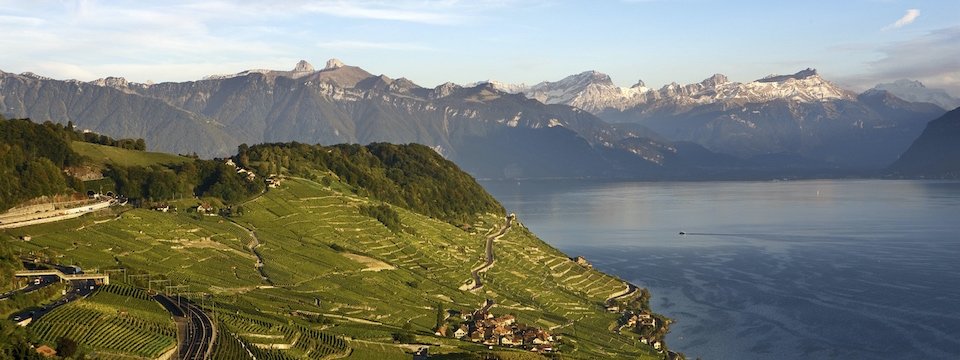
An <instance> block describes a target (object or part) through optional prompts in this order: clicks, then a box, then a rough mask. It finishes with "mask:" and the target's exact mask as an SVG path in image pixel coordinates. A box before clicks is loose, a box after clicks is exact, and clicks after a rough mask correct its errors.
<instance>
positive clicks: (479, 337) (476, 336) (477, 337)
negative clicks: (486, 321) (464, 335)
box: [470, 330, 483, 343]
mask: <svg viewBox="0 0 960 360" xmlns="http://www.w3.org/2000/svg"><path fill="white" fill-rule="evenodd" d="M470 341H472V342H475V343H478V342H481V341H483V332H482V331H480V330H474V331H473V332H472V333H470Z"/></svg>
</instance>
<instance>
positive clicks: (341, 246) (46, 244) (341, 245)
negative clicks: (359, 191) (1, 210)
mask: <svg viewBox="0 0 960 360" xmlns="http://www.w3.org/2000/svg"><path fill="white" fill-rule="evenodd" d="M348 188H349V187H348V186H345V185H344V184H343V183H340V182H336V181H335V182H333V183H331V184H330V185H328V186H324V185H322V184H320V183H317V182H314V181H311V180H306V179H296V178H294V179H287V180H285V181H283V183H282V185H281V186H280V187H279V188H275V189H269V190H268V191H267V192H266V193H265V194H263V195H262V196H259V197H256V198H254V199H252V200H250V201H248V202H246V203H244V204H242V207H243V209H244V210H243V212H242V213H243V215H242V216H237V217H233V218H224V217H217V216H212V217H211V216H198V215H196V214H188V213H161V212H155V211H148V210H139V209H138V210H129V211H125V212H123V213H121V214H119V215H118V214H112V213H106V214H101V215H99V217H98V216H93V217H84V218H79V219H75V220H69V221H64V222H61V223H56V224H48V225H41V226H34V227H26V228H21V229H18V230H17V231H15V232H14V231H7V232H4V233H0V241H3V242H4V246H6V245H8V244H9V245H11V246H13V247H14V248H16V249H17V251H19V252H22V253H29V252H33V253H44V254H47V255H49V256H51V257H53V258H56V259H59V260H58V261H59V262H62V263H71V264H80V265H81V266H83V267H84V268H99V269H108V268H117V267H119V266H123V267H124V268H126V269H127V275H128V276H127V278H128V281H129V282H130V283H134V284H139V285H140V286H144V287H147V286H152V287H154V288H155V289H156V288H163V289H165V290H167V291H170V292H178V293H187V296H190V297H191V298H193V299H194V302H195V303H197V304H199V305H201V306H203V307H204V308H205V309H207V311H208V312H209V313H211V314H212V315H213V317H214V318H215V321H216V322H218V323H220V324H222V325H221V326H220V327H219V330H220V333H219V335H218V338H217V341H216V344H217V348H216V349H215V351H214V354H215V355H216V356H215V357H216V358H224V359H226V358H235V357H236V356H237V354H240V355H241V356H243V354H247V356H249V355H250V354H253V355H256V358H258V359H260V358H272V359H301V358H309V359H326V358H336V357H347V358H354V359H371V358H376V359H391V358H409V355H407V354H406V353H405V352H409V351H410V349H411V347H410V346H408V345H405V344H397V343H395V342H394V341H393V338H394V337H395V335H396V334H397V333H408V334H413V335H414V336H415V339H416V341H417V342H422V343H428V344H434V345H435V346H434V347H433V348H431V353H432V354H437V353H462V352H474V353H476V352H482V351H486V348H485V347H482V346H479V345H477V344H473V343H469V342H464V341H459V340H455V339H451V338H441V337H435V336H434V335H433V327H434V326H435V323H436V317H435V314H436V310H435V309H436V307H437V306H438V304H439V306H441V307H442V308H443V309H453V310H459V311H461V312H464V313H468V312H471V311H473V310H475V309H477V308H479V307H480V306H481V304H482V303H483V302H484V300H486V299H491V300H493V301H494V303H495V305H494V306H493V308H492V309H491V312H493V313H494V314H497V315H505V314H513V315H515V316H516V318H517V321H518V322H522V323H527V324H530V325H533V326H536V327H540V328H543V329H549V331H550V332H551V333H553V334H557V335H563V340H562V341H561V345H560V347H559V348H560V349H561V351H562V352H564V353H565V354H566V355H565V357H569V358H583V359H589V358H606V357H617V358H659V357H660V355H658V354H657V353H656V352H655V351H654V350H653V349H652V348H651V347H649V346H647V345H641V344H640V343H639V342H638V341H637V340H636V338H635V337H629V336H625V335H618V334H616V333H614V332H613V331H611V329H612V328H614V326H615V325H616V320H617V316H618V315H617V314H611V313H607V312H606V311H605V310H604V302H605V301H606V300H607V299H608V298H610V297H612V296H615V295H618V294H622V293H623V292H624V290H625V288H626V285H625V284H624V283H623V282H622V281H621V280H619V279H617V278H614V277H611V276H609V275H605V274H602V273H600V272H598V271H595V270H592V269H589V268H585V267H582V266H580V265H577V264H576V263H574V262H573V261H571V260H570V259H569V258H567V256H566V255H564V254H562V253H560V252H559V251H557V250H556V249H553V248H551V247H550V246H548V245H546V244H545V243H543V242H542V241H541V240H539V239H538V238H536V237H535V236H534V235H533V234H531V233H530V232H529V231H528V230H527V229H526V228H524V227H523V225H522V214H520V215H521V218H520V220H521V221H519V222H515V223H514V224H513V226H512V227H511V229H510V231H509V232H507V233H506V234H505V235H504V236H502V237H500V238H499V239H498V240H496V241H495V242H494V248H495V252H496V262H495V264H494V266H492V267H491V268H489V269H488V270H487V271H486V272H484V273H482V275H481V276H482V277H483V284H484V286H483V287H482V288H481V289H479V290H477V291H473V292H471V291H469V290H461V287H462V286H463V285H464V284H467V283H469V282H471V274H470V270H471V269H472V268H475V267H477V266H478V265H480V264H482V263H483V262H484V255H485V254H484V246H485V241H486V238H487V235H488V234H492V233H494V232H496V231H498V230H499V229H500V227H502V226H504V219H503V218H502V217H501V216H500V215H496V214H487V215H483V216H481V217H480V219H479V220H478V221H476V222H475V223H473V224H470V226H471V227H470V230H469V231H465V230H462V229H460V228H457V227H455V226H453V225H451V224H449V223H447V222H443V221H440V220H437V219H433V218H429V217H426V216H423V215H420V214H417V213H414V212H411V211H408V210H405V209H403V208H400V207H396V206H391V205H386V206H389V207H390V208H391V209H393V210H394V211H396V213H397V214H398V215H399V218H400V222H401V231H394V230H390V229H388V228H387V227H386V226H384V224H383V223H381V222H380V221H378V220H377V219H375V218H372V217H370V216H367V215H364V214H363V213H362V212H361V211H360V207H361V206H363V205H377V206H380V205H385V204H382V203H381V202H379V201H376V200H372V199H370V198H367V197H363V196H359V195H356V194H354V193H353V192H350V191H347V190H345V189H348ZM25 233H29V234H31V236H32V238H33V239H32V241H31V242H22V241H18V240H16V239H17V237H18V236H20V235H22V234H25ZM254 248H255V250H256V253H258V254H259V256H260V257H262V261H263V262H262V268H261V269H260V270H262V273H263V274H264V275H265V276H266V278H263V277H261V273H260V272H258V268H257V266H258V265H257V264H258V259H257V257H256V256H255V255H254V252H253V251H252V250H253V249H254ZM135 274H143V275H146V274H149V278H150V279H151V280H154V282H152V283H147V282H146V280H147V279H146V278H145V277H144V276H139V275H135ZM130 275H133V276H130ZM158 279H159V280H161V281H160V282H157V280H158ZM467 288H469V287H467ZM498 351H503V352H506V353H507V354H510V353H515V352H514V351H512V350H510V349H506V348H503V349H498Z"/></svg>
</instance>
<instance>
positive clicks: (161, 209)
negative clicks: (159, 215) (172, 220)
mask: <svg viewBox="0 0 960 360" xmlns="http://www.w3.org/2000/svg"><path fill="white" fill-rule="evenodd" d="M152 209H153V210H155V211H159V212H167V211H170V205H167V204H163V205H155V206H154V207H153V208H152Z"/></svg>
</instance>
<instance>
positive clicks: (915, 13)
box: [885, 9, 920, 29]
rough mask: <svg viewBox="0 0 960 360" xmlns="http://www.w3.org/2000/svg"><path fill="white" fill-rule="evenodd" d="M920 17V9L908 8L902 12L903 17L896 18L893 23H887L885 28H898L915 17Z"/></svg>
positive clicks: (911, 21)
mask: <svg viewBox="0 0 960 360" xmlns="http://www.w3.org/2000/svg"><path fill="white" fill-rule="evenodd" d="M918 17H920V10H918V9H909V10H907V13H906V14H903V17H901V18H899V19H897V21H895V22H894V23H893V24H890V25H887V27H886V28H885V29H899V28H902V27H904V26H907V25H910V24H912V23H913V22H914V21H915V20H917V18H918Z"/></svg>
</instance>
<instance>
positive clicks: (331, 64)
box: [323, 58, 347, 70]
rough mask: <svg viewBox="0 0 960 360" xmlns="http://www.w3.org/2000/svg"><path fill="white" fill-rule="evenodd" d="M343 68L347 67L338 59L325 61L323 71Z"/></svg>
mask: <svg viewBox="0 0 960 360" xmlns="http://www.w3.org/2000/svg"><path fill="white" fill-rule="evenodd" d="M344 66H347V65H346V64H344V63H343V61H340V60H339V59H336V58H334V59H330V60H327V66H324V67H323V69H324V70H333V69H339V68H342V67H344Z"/></svg>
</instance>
